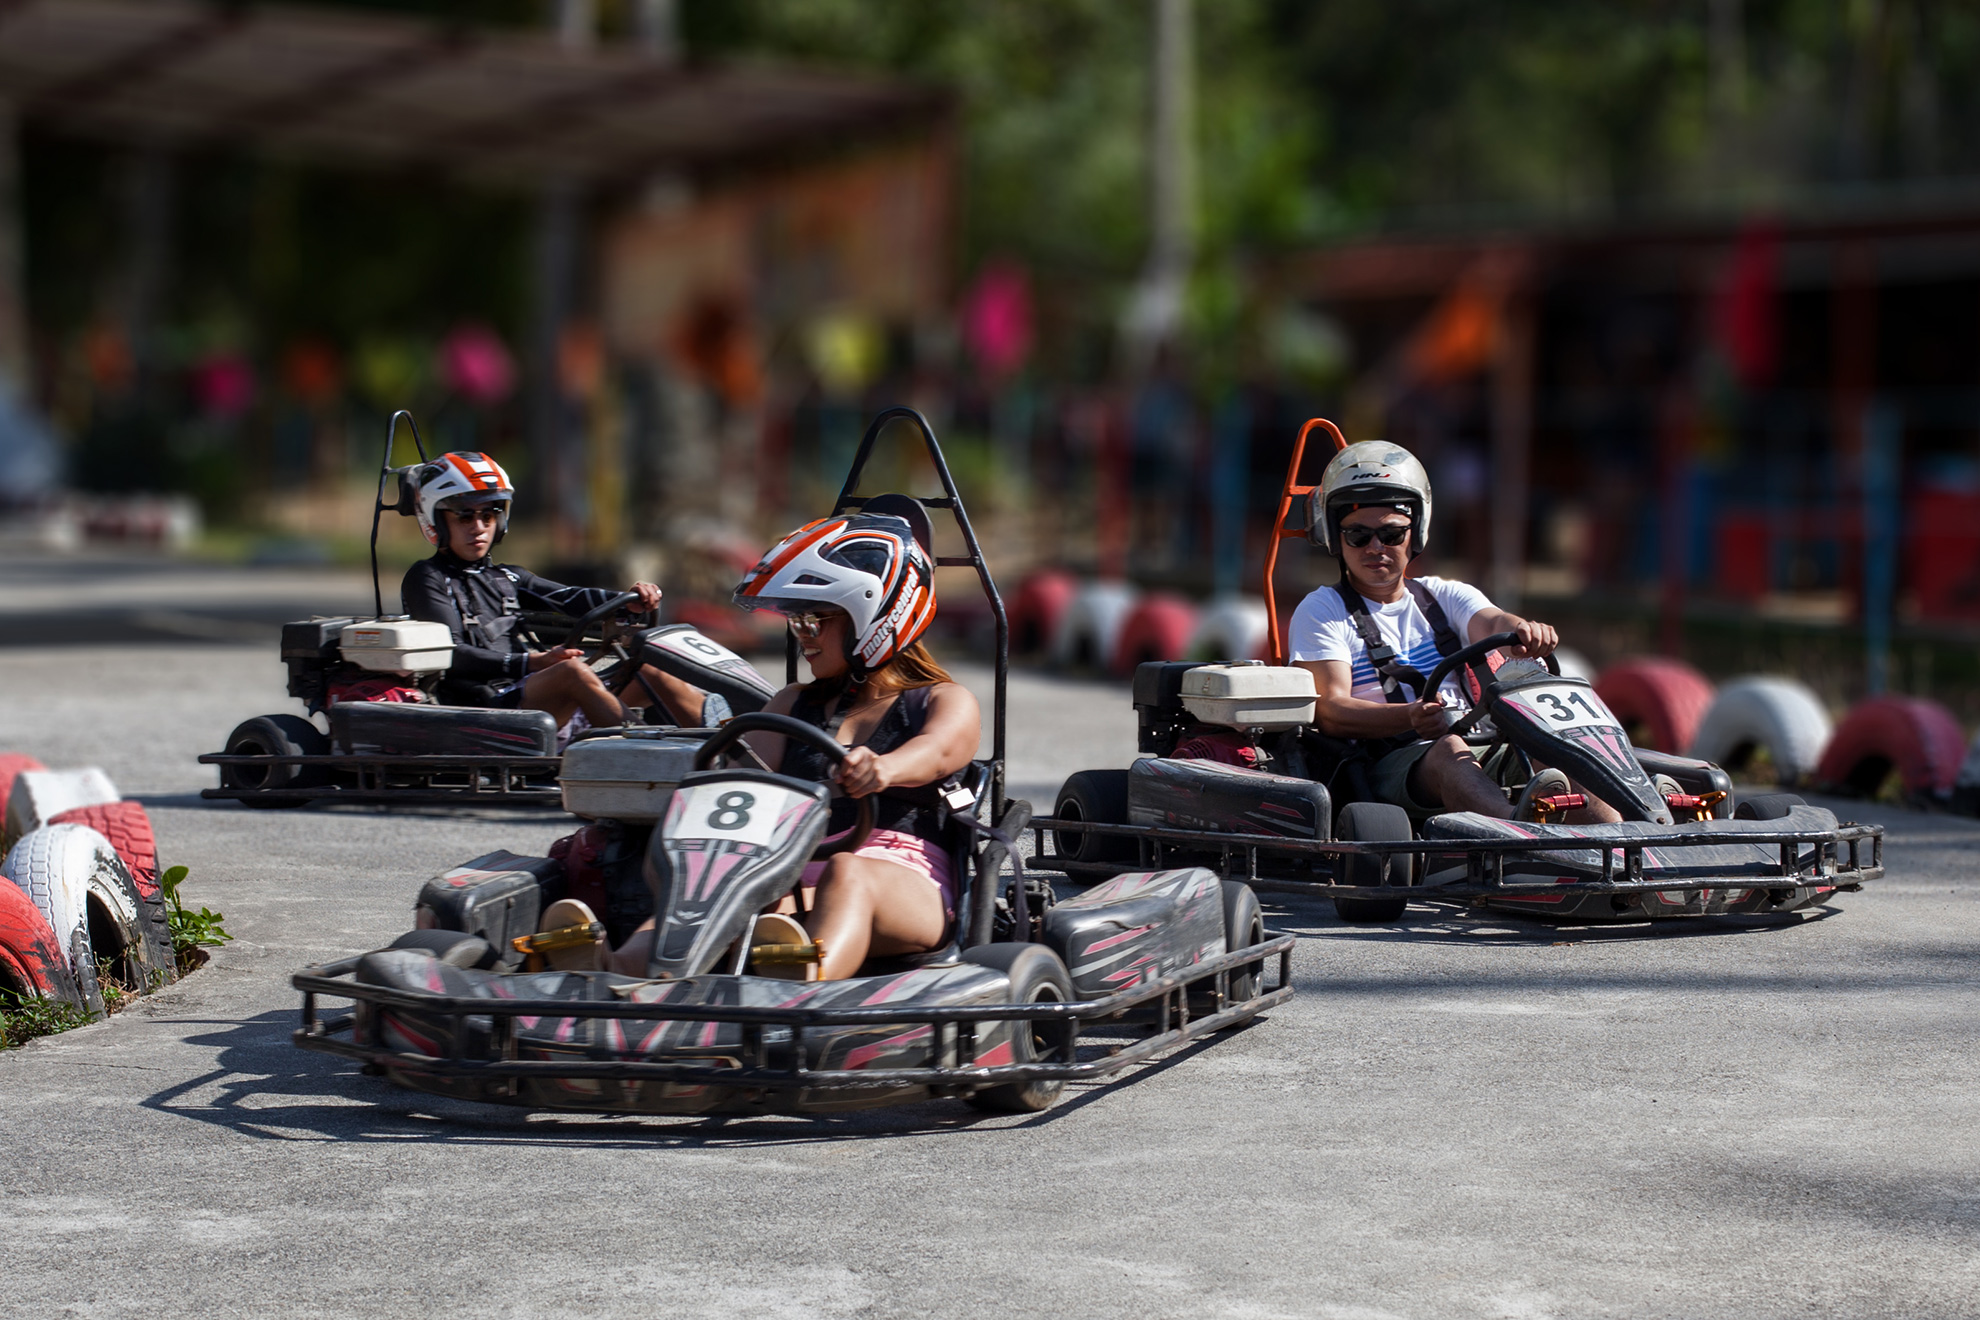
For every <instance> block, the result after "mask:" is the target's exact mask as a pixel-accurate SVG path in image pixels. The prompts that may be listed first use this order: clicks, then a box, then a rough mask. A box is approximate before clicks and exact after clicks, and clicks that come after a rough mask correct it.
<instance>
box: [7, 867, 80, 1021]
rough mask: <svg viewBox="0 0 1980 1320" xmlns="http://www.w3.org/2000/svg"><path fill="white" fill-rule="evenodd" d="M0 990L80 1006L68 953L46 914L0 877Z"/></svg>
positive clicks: (15, 887)
mask: <svg viewBox="0 0 1980 1320" xmlns="http://www.w3.org/2000/svg"><path fill="white" fill-rule="evenodd" d="M0 990H5V991H7V992H8V993H10V994H13V995H16V996H19V997H22V998H26V997H28V996H31V995H38V996H40V997H41V998H43V999H54V1000H59V1001H60V1002H62V1003H64V1004H74V1005H75V1006H76V1007H77V1008H81V1007H83V1006H84V1003H85V1002H86V1001H85V1000H84V998H83V994H82V990H81V989H80V987H78V986H77V985H76V978H75V974H74V973H72V972H71V971H70V970H69V956H68V954H67V953H66V952H65V951H64V950H63V948H62V942H61V941H60V940H59V939H57V938H56V936H55V931H54V929H53V928H52V927H51V926H49V924H48V918H46V917H44V916H42V915H41V909H40V908H38V907H36V906H35V905H34V900H33V899H31V898H29V897H28V896H27V891H26V890H24V889H22V888H21V887H20V886H19V885H17V884H15V883H14V882H13V881H11V880H4V879H0Z"/></svg>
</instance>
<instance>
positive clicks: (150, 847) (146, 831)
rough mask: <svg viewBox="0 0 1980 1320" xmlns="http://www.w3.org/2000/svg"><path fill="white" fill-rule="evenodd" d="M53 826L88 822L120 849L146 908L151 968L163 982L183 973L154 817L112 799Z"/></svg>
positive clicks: (134, 805)
mask: <svg viewBox="0 0 1980 1320" xmlns="http://www.w3.org/2000/svg"><path fill="white" fill-rule="evenodd" d="M49 824H51V825H85V826H88V827H89V828H90V829H93V830H95V831H96V832H97V833H98V834H101V835H102V836H103V837H104V838H105V839H106V840H108V841H109V843H110V846H111V847H112V848H115V849H116V850H117V858H118V860H120V861H121V862H123V864H124V871H125V873H126V874H127V875H128V876H129V877H130V880H131V884H132V886H133V888H134V891H135V893H136V896H137V900H138V903H139V904H140V905H141V907H142V912H141V915H142V917H143V918H144V922H145V930H146V938H147V940H148V942H149V945H150V948H151V956H150V963H151V965H150V967H149V969H148V970H149V971H150V972H151V973H152V975H153V979H155V980H157V981H159V982H160V983H161V984H162V983H163V982H166V981H175V980H177V979H178V975H179V964H178V958H177V957H176V955H174V953H173V951H172V934H171V930H172V928H171V923H170V920H169V917H168V914H167V911H166V907H165V891H164V890H163V889H162V888H160V887H159V884H158V843H157V840H156V838H155V837H154V836H153V835H152V832H151V817H150V816H148V815H146V814H145V810H144V808H143V807H142V806H141V805H139V804H138V803H136V802H109V803H105V804H103V805H102V806H95V807H77V808H76V809H75V810H73V811H65V812H63V813H62V814H61V815H59V816H57V817H55V819H54V820H52V821H50V822H49Z"/></svg>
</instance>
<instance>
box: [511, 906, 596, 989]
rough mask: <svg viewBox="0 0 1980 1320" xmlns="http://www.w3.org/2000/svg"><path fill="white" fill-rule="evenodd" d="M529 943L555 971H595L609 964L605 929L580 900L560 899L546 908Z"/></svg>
mask: <svg viewBox="0 0 1980 1320" xmlns="http://www.w3.org/2000/svg"><path fill="white" fill-rule="evenodd" d="M527 943H528V945H529V950H528V951H529V952H530V953H532V954H535V955H537V956H539V957H541V958H542V959H543V965H544V966H545V967H547V968H548V969H549V970H551V971H553V972H595V971H598V970H599V969H600V968H602V967H604V965H605V927H604V926H603V925H602V924H600V922H599V920H598V916H597V914H596V913H594V912H593V911H592V910H591V905H590V904H589V903H585V902H582V901H581V900H579V899H575V898H560V899H558V900H557V901H556V902H555V903H552V904H551V905H550V906H549V907H547V908H544V909H543V915H542V916H541V917H540V918H538V920H537V923H536V934H534V935H531V936H529V937H528V939H527Z"/></svg>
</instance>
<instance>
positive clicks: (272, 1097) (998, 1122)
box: [143, 1011, 1228, 1150]
mask: <svg viewBox="0 0 1980 1320" xmlns="http://www.w3.org/2000/svg"><path fill="white" fill-rule="evenodd" d="M188 1021H190V1022H194V1023H196V1022H197V1020H196V1019H195V1020H188ZM295 1023H296V1015H295V1014H294V1013H291V1012H284V1011H271V1012H267V1013H263V1014H260V1015H259V1016H257V1017H253V1018H249V1019H247V1020H246V1021H242V1022H217V1021H216V1022H214V1023H213V1025H214V1026H216V1027H220V1028H222V1029H221V1030H218V1031H214V1032H210V1033H207V1034H204V1035H196V1036H188V1037H186V1038H185V1039H186V1041H187V1043H188V1044H192V1045H203V1046H207V1047H210V1048H211V1047H217V1048H218V1049H219V1051H220V1052H219V1054H218V1056H217V1057H216V1058H215V1060H214V1064H215V1066H214V1067H213V1069H212V1070H211V1071H209V1072H206V1073H203V1074H201V1075H200V1076H197V1077H193V1078H189V1079H188V1080H186V1081H183V1082H179V1083H177V1084H175V1085H173V1086H168V1087H166V1088H165V1089H164V1090H162V1091H158V1092H156V1093H155V1094H153V1095H151V1096H149V1097H147V1098H146V1099H145V1100H144V1101H143V1104H144V1106H145V1107H146V1108H147V1109H152V1110H156V1111H157V1112H159V1113H162V1114H171V1115H174V1116H176V1117H180V1118H186V1119H191V1120H193V1121H195V1122H200V1123H210V1124H212V1125H214V1126H216V1127H223V1128H226V1129H228V1130H230V1131H232V1132H236V1133H239V1134H240V1135H242V1136H248V1137H255V1138H259V1139H262V1140H267V1141H287V1142H353V1143H377V1144H387V1145H389V1144H396V1143H404V1142H416V1143H432V1144H441V1145H475V1146H481V1145H505V1146H516V1145H521V1146H583V1147H586V1148H595V1147H599V1146H601V1145H602V1146H605V1147H607V1148H612V1147H623V1148H627V1149H641V1150H650V1149H652V1148H654V1147H656V1146H659V1147H663V1148H664V1147H682V1148H690V1147H708V1148H720V1147H736V1146H777V1145H814V1144H818V1143H822V1142H832V1141H849V1140H867V1141H871V1140H882V1139H886V1138H890V1137H914V1136H927V1135H932V1134H939V1133H964V1132H968V1131H971V1130H972V1129H978V1128H983V1129H986V1130H989V1131H997V1130H1001V1129H1004V1128H1008V1127H1012V1126H1018V1127H1025V1128H1035V1127H1038V1126H1041V1125H1043V1124H1047V1123H1052V1122H1056V1121H1058V1120H1059V1119H1062V1118H1066V1117H1069V1116H1071V1115H1072V1114H1074V1113H1077V1112H1078V1111H1079V1110H1081V1109H1083V1108H1085V1107H1086V1106H1087V1105H1088V1104H1091V1103H1092V1102H1093V1101H1095V1100H1098V1099H1100V1098H1101V1097H1103V1096H1105V1095H1108V1094H1110V1093H1112V1092H1114V1091H1117V1090H1119V1089H1121V1088H1122V1087H1125V1086H1127V1085H1130V1084H1132V1083H1133V1082H1134V1081H1136V1080H1138V1079H1140V1078H1144V1077H1149V1076H1152V1075H1154V1074H1156V1073H1160V1072H1164V1071H1166V1070H1167V1069H1168V1068H1170V1067H1171V1066H1173V1065H1175V1064H1177V1063H1181V1062H1183V1061H1184V1060H1186V1059H1190V1058H1194V1057H1195V1056H1196V1055H1197V1054H1198V1053H1199V1052H1201V1051H1202V1050H1203V1049H1204V1048H1206V1047H1207V1046H1209V1045H1212V1044H1214V1043H1215V1042H1216V1041H1217V1040H1218V1039H1220V1037H1211V1038H1209V1039H1207V1040H1202V1041H1197V1042H1194V1043H1192V1044H1190V1045H1188V1046H1186V1047H1184V1048H1183V1049H1181V1050H1178V1051H1176V1052H1175V1053H1173V1054H1169V1055H1166V1056H1164V1057H1163V1058H1161V1059H1158V1060H1156V1061H1155V1062H1154V1063H1151V1064H1146V1065H1143V1066H1141V1067H1139V1068H1136V1069H1133V1070H1131V1071H1130V1072H1128V1073H1127V1074H1126V1075H1125V1076H1123V1077H1118V1078H1113V1079H1110V1080H1108V1081H1106V1082H1098V1083H1091V1084H1086V1085H1079V1086H1073V1087H1069V1088H1068V1091H1067V1096H1066V1098H1065V1099H1063V1100H1062V1101H1060V1103H1059V1104H1057V1105H1055V1106H1054V1107H1053V1108H1051V1109H1048V1110H1046V1111H1045V1112H1043V1113H1040V1114H992V1113H986V1112H980V1111H978V1110H975V1109H972V1108H970V1107H969V1106H968V1105H966V1104H964V1103H963V1102H962V1101H960V1100H933V1101H925V1102H922V1103H918V1104H905V1105H895V1106H890V1107H885V1108H876V1109H868V1110H859V1111H855V1112H852V1113H846V1114H819V1115H805V1116H787V1115H761V1116H758V1115H718V1116H710V1117H705V1118H704V1117H696V1116H692V1115H684V1116H667V1115H641V1114H628V1115H601V1114H585V1113H581V1112H565V1111H559V1110H543V1109H524V1108H519V1107H518V1108H510V1107H508V1106H505V1105H488V1104H478V1103H474V1102H471V1101H463V1100H454V1099H450V1098H447V1097H444V1096H433V1095H424V1094H421V1093H419V1092H415V1091H409V1090H405V1089H403V1088H400V1087H398V1086H394V1085H392V1084H390V1083H388V1082H386V1081H385V1080H384V1079H382V1078H376V1077H367V1076H365V1075H364V1074H362V1073H361V1072H359V1071H358V1067H357V1065H356V1064H354V1063H352V1062H349V1061H348V1060H344V1059H338V1058H333V1057H331V1056H329V1055H324V1054H315V1053H311V1052H309V1051H307V1050H303V1049H299V1048H297V1047H296V1046H295V1045H294V1044H293V1043H292V1042H291V1040H290V1032H291V1031H292V1030H293V1029H294V1027H295ZM1226 1034H1228V1033H1226Z"/></svg>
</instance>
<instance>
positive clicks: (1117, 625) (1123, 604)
mask: <svg viewBox="0 0 1980 1320" xmlns="http://www.w3.org/2000/svg"><path fill="white" fill-rule="evenodd" d="M1140 598H1141V593H1140V592H1139V591H1137V590H1135V589H1134V588H1133V587H1131V586H1129V585H1128V584H1127V583H1125V582H1082V583H1081V584H1080V587H1079V590H1078V591H1077V592H1076V593H1074V595H1073V598H1072V604H1070V605H1068V606H1067V607H1066V612H1065V615H1064V616H1063V617H1062V618H1061V619H1060V620H1059V631H1058V634H1057V635H1056V636H1054V637H1053V638H1052V662H1053V663H1054V664H1057V665H1081V666H1085V667H1088V668H1092V669H1105V668H1106V667H1107V666H1108V665H1109V664H1110V663H1112V661H1113V659H1114V650H1115V648H1116V647H1118V646H1119V645H1120V640H1121V629H1122V627H1124V626H1125V625H1126V623H1127V618H1128V615H1130V614H1132V613H1133V612H1134V606H1135V602H1136V601H1137V600H1139V599H1140Z"/></svg>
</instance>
